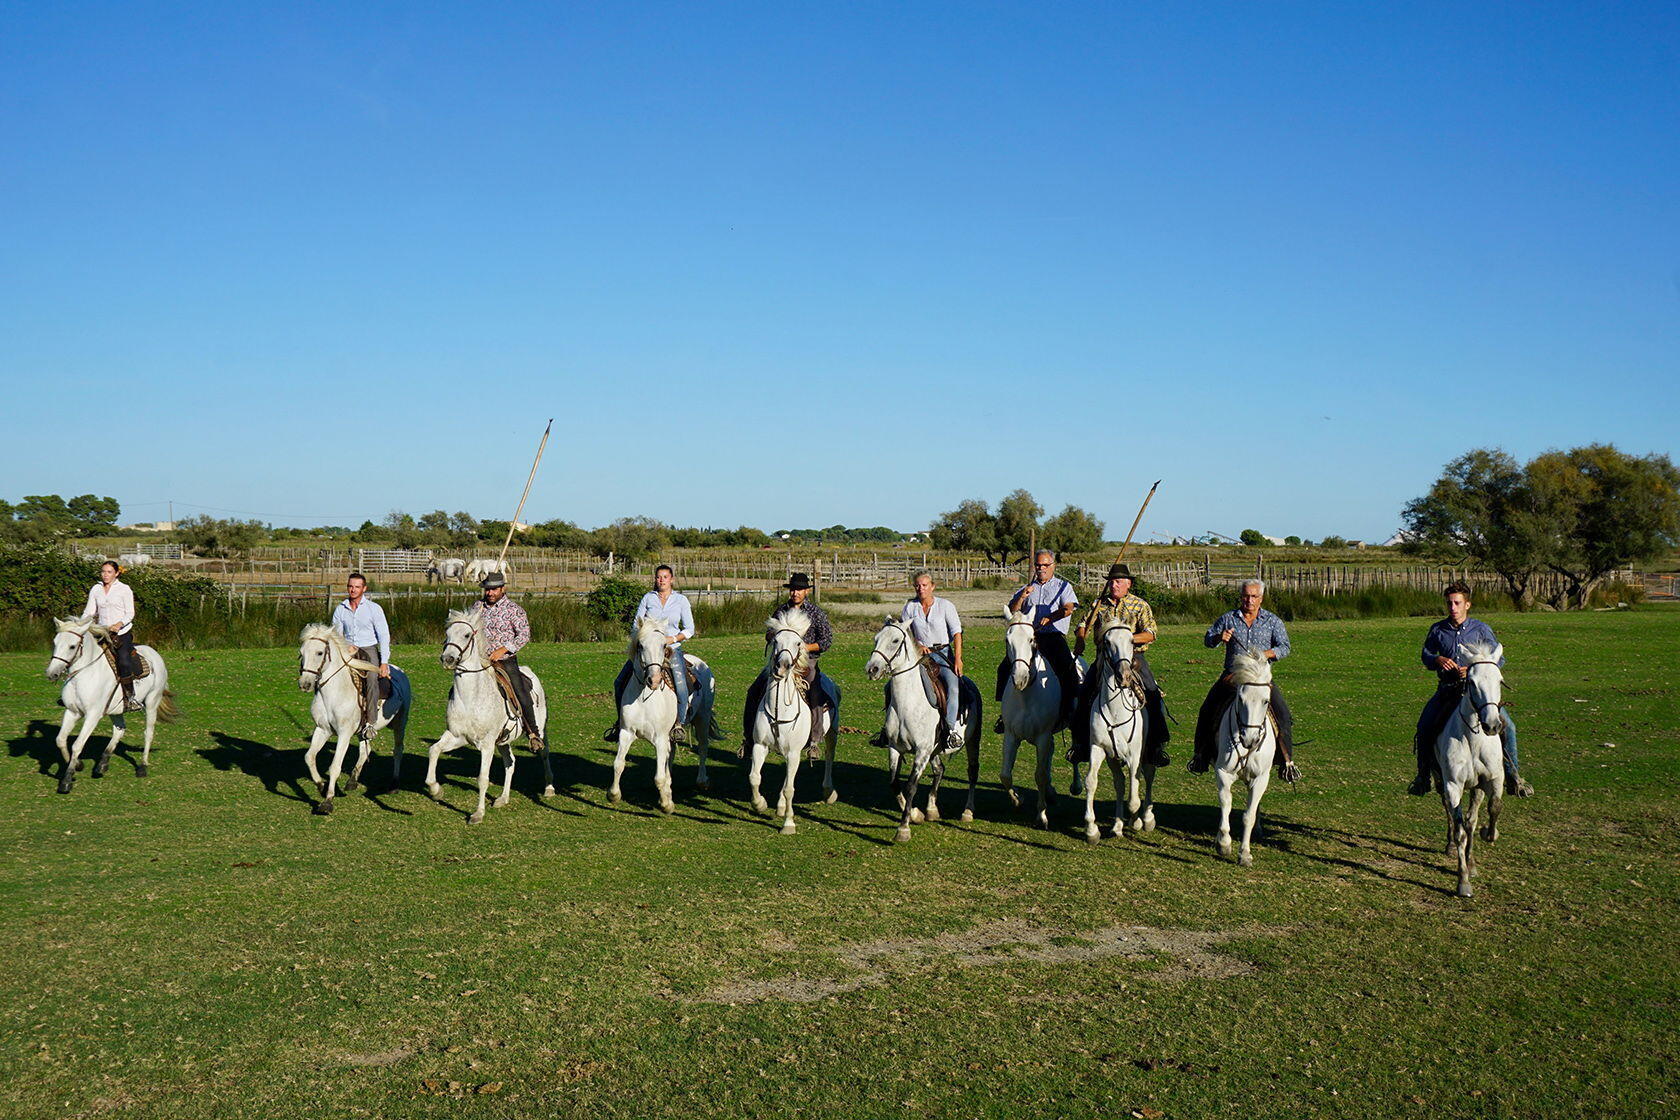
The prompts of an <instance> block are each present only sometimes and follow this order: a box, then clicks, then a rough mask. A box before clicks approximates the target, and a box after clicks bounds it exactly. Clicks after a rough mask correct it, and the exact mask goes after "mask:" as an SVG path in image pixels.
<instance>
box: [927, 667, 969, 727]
mask: <svg viewBox="0 0 1680 1120" xmlns="http://www.w3.org/2000/svg"><path fill="white" fill-rule="evenodd" d="M948 656H949V655H947V654H944V653H934V654H930V655H929V656H928V660H929V661H931V662H933V667H934V668H935V669H937V670H938V671H939V679H940V680H941V681H943V682H944V683H945V726H946V727H955V726H957V707H958V706H959V705H960V704H961V703H962V696H961V694H960V693H959V691H958V688H957V671H956V670H955V669H953V668H951V666H950V664H949V662H948V661H947V660H946V658H947V657H948Z"/></svg>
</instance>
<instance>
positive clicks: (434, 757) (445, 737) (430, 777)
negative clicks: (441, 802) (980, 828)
mask: <svg viewBox="0 0 1680 1120" xmlns="http://www.w3.org/2000/svg"><path fill="white" fill-rule="evenodd" d="M465 742H466V740H465V739H463V738H462V737H461V736H459V735H457V734H455V732H453V731H445V732H444V733H443V734H442V735H439V736H438V738H437V741H436V742H434V743H433V744H432V746H431V749H430V750H428V751H427V752H426V793H427V795H428V796H430V797H431V798H432V799H433V800H434V801H435V800H437V797H438V795H439V794H440V793H442V792H443V787H442V786H441V785H439V784H438V780H437V764H438V756H439V755H441V754H442V753H443V752H444V751H452V750H454V749H455V748H456V747H459V746H461V745H462V744H463V743H465Z"/></svg>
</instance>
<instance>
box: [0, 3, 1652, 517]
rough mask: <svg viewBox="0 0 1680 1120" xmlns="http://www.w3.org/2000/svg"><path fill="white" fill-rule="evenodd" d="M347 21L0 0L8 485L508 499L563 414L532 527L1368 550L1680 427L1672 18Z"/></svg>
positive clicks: (336, 498) (331, 503) (567, 15)
mask: <svg viewBox="0 0 1680 1120" xmlns="http://www.w3.org/2000/svg"><path fill="white" fill-rule="evenodd" d="M346 7H347V6H345V5H340V4H289V5H279V6H275V5H269V6H266V7H263V8H257V7H254V6H245V5H226V4H203V5H196V6H187V5H158V4H134V3H84V4H21V3H16V4H8V5H6V6H5V7H4V8H3V9H0V152H3V153H4V157H3V160H0V497H7V498H11V499H14V500H15V499H16V498H17V497H19V496H21V495H23V494H27V493H41V492H58V493H62V494H65V495H70V494H75V493H82V492H87V491H92V492H95V493H100V494H105V493H109V494H111V495H113V496H114V497H116V498H117V499H118V500H119V501H121V502H122V504H123V507H124V515H125V518H138V519H148V520H149V519H153V518H161V517H163V516H164V512H165V511H164V507H163V506H162V505H161V504H158V503H161V502H162V501H163V500H164V499H169V498H173V499H175V501H176V503H177V505H176V513H177V514H178V515H182V514H187V513H193V512H197V511H198V510H199V509H200V508H201V507H214V508H215V509H218V510H235V511H244V512H249V513H251V514H254V515H256V516H260V517H262V518H264V519H266V520H272V521H275V522H277V523H291V524H316V523H321V522H351V523H358V522H359V521H360V520H361V519H362V518H363V517H373V518H375V519H377V518H379V517H380V516H382V515H383V514H384V513H385V512H386V511H388V510H390V509H393V508H397V509H405V510H408V511H411V512H414V513H422V512H425V511H427V510H430V509H434V508H439V507H441V508H444V509H447V510H450V511H453V510H456V509H466V510H469V511H471V512H473V513H475V514H477V515H479V516H481V517H506V516H507V515H508V513H510V512H511V507H512V504H513V502H514V501H515V500H516V499H517V497H518V492H519V488H520V486H521V485H522V484H523V482H524V477H525V472H526V469H527V467H528V465H529V461H530V456H531V453H532V452H533V451H534V449H535V444H536V440H537V437H538V435H539V434H540V432H541V429H542V424H543V421H544V420H545V419H546V418H547V417H549V416H551V415H552V416H554V417H556V437H555V439H554V440H552V441H551V443H550V445H549V450H548V453H547V456H546V458H545V460H544V464H543V470H542V474H541V476H540V477H539V479H538V483H537V486H536V488H535V490H534V491H533V495H532V499H531V503H530V505H529V506H528V507H527V518H528V519H533V520H541V519H544V518H548V517H565V518H568V519H571V520H574V521H577V522H579V523H581V524H583V525H586V526H591V525H597V524H601V523H604V522H606V521H608V520H611V519H612V518H614V517H617V516H623V515H630V514H645V515H648V516H653V517H659V518H662V519H665V520H668V521H673V522H676V523H679V524H700V525H706V524H711V525H735V524H740V523H746V524H751V525H757V526H760V527H762V528H765V529H773V528H778V527H784V526H789V525H827V524H833V523H836V522H838V523H842V524H847V525H870V524H886V525H891V526H894V527H898V528H906V529H915V528H920V527H924V526H925V525H926V524H927V523H928V521H929V520H930V519H931V518H932V517H934V516H935V515H936V514H938V513H939V512H940V511H942V510H945V509H949V508H951V507H952V506H954V505H955V504H956V503H957V502H958V501H960V500H961V499H963V498H966V497H982V498H986V499H989V500H995V499H997V498H999V497H1001V496H1002V495H1003V494H1004V493H1006V492H1007V491H1009V490H1011V489H1013V488H1014V487H1017V486H1025V487H1027V488H1028V489H1030V490H1031V491H1032V492H1033V493H1034V494H1035V495H1036V496H1037V497H1038V498H1039V500H1040V501H1041V502H1042V503H1043V504H1044V505H1045V506H1047V507H1049V510H1050V511H1051V512H1054V511H1055V510H1056V509H1059V508H1060V507H1061V506H1062V505H1063V504H1065V503H1068V502H1073V503H1075V504H1078V505H1081V506H1084V507H1086V508H1087V509H1089V510H1091V511H1092V512H1094V513H1096V514H1097V515H1098V516H1099V517H1102V518H1103V519H1105V520H1106V521H1107V522H1108V523H1109V531H1110V533H1111V534H1113V535H1119V534H1121V533H1123V532H1124V530H1125V526H1126V524H1127V523H1129V521H1130V519H1131V514H1132V512H1133V511H1134V510H1135V508H1136V504H1137V502H1138V501H1139V500H1140V499H1141V497H1142V494H1143V491H1144V490H1145V488H1146V487H1147V486H1148V484H1149V483H1150V482H1151V481H1152V480H1154V479H1155V478H1157V477H1160V478H1164V479H1165V480H1166V481H1165V482H1164V483H1163V485H1162V488H1161V492H1160V494H1159V496H1158V497H1157V500H1156V503H1155V505H1154V506H1152V507H1151V510H1150V515H1149V518H1148V519H1147V521H1146V523H1145V525H1144V532H1145V533H1146V534H1150V533H1173V532H1181V533H1192V532H1199V531H1202V530H1205V529H1210V528H1211V529H1219V530H1222V531H1224V532H1229V533H1235V532H1236V531H1237V530H1239V529H1241V528H1244V527H1255V528H1259V529H1261V530H1263V531H1266V532H1272V533H1278V534H1284V533H1290V532H1295V533H1300V534H1303V535H1305V536H1309V537H1318V536H1323V535H1325V534H1328V533H1340V534H1342V535H1345V536H1363V537H1382V536H1386V535H1387V533H1388V532H1389V531H1391V530H1392V529H1393V528H1394V527H1395V526H1396V524H1397V523H1398V513H1399V508H1400V506H1401V505H1402V504H1403V503H1404V502H1405V501H1406V500H1407V499H1409V498H1411V497H1413V496H1415V495H1417V494H1419V493H1421V492H1422V491H1423V490H1425V489H1426V488H1427V487H1428V485H1429V483H1430V482H1431V480H1433V479H1434V478H1435V476H1436V475H1437V474H1438V473H1439V470H1440V468H1441V466H1442V464H1444V463H1445V462H1446V461H1447V460H1448V459H1450V458H1452V457H1453V456H1455V455H1457V454H1459V453H1461V452H1463V451H1465V450H1467V449H1469V448H1471V447H1476V446H1486V445H1500V446H1503V447H1505V448H1506V449H1507V450H1509V451H1511V452H1512V453H1513V454H1515V455H1517V456H1519V457H1520V458H1527V457H1529V456H1531V455H1533V454H1536V453H1538V452H1540V451H1543V450H1545V449H1547V448H1549V447H1568V446H1575V445H1578V444H1582V443H1589V442H1597V441H1609V442H1614V443H1616V444H1617V445H1619V446H1621V447H1622V448H1623V449H1624V450H1628V451H1633V452H1638V453H1645V452H1650V451H1660V452H1664V453H1667V454H1670V455H1680V422H1677V420H1676V414H1675V409H1674V397H1675V390H1676V388H1677V387H1680V6H1676V5H1674V4H1672V3H1617V4H1563V5H1560V4H1544V3H1513V4H1488V3H1479V4H1474V5H1471V4H1462V3H1453V4H1428V5H1426V4H1408V3H1395V4H1359V3H1334V4H1277V5H1269V4H1268V5H1260V4H1251V3H1233V4H1229V5H1217V4H1203V3H1198V4H1184V5H1174V4H1162V5H1136V4H1112V3H1105V4H1093V5H1078V4H1051V5H1045V4H1018V5H1008V4H916V3H908V4H906V3H896V2H895V3H847V4H800V3H788V2H785V0H784V2H780V3H775V4H745V3H722V4H680V5H654V4H569V5H568V4H554V5H548V4H538V5H529V6H526V5H466V4H460V5H438V4H414V3H404V4H363V5H355V6H352V7H353V10H350V11H346ZM70 433H75V438H67V436H68V435H69V434H70ZM148 503H150V504H148ZM189 503H191V504H189Z"/></svg>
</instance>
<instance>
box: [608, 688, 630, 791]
mask: <svg viewBox="0 0 1680 1120" xmlns="http://www.w3.org/2000/svg"><path fill="white" fill-rule="evenodd" d="M619 711H620V715H619V717H618V754H617V755H615V756H614V757H613V770H612V785H610V786H608V787H607V800H608V801H611V802H613V803H614V804H616V803H618V802H620V801H623V800H624V791H623V790H621V789H620V788H619V783H620V782H621V781H622V780H623V778H624V760H625V759H626V758H628V757H629V756H630V746H631V744H633V743H634V742H635V741H636V733H635V732H634V731H631V730H630V729H629V728H627V727H626V726H625V719H624V716H623V714H622V713H623V709H620V710H619Z"/></svg>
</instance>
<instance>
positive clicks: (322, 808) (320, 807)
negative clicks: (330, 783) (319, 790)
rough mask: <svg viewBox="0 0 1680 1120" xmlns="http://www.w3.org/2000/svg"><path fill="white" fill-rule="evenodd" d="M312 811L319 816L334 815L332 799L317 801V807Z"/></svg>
mask: <svg viewBox="0 0 1680 1120" xmlns="http://www.w3.org/2000/svg"><path fill="white" fill-rule="evenodd" d="M310 811H311V812H313V813H314V814H315V815H316V816H317V817H330V816H332V811H333V803H332V802H331V801H317V802H315V808H314V809H312V810H310Z"/></svg>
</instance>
